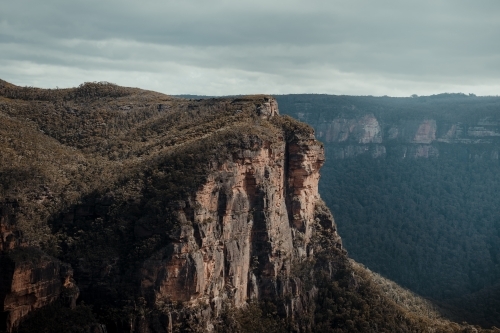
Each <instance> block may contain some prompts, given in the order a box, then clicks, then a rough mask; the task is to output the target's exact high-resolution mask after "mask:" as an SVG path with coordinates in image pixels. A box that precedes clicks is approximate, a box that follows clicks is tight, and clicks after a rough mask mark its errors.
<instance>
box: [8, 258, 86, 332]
mask: <svg viewBox="0 0 500 333" xmlns="http://www.w3.org/2000/svg"><path fill="white" fill-rule="evenodd" d="M0 267H2V270H1V274H0V311H1V312H0V314H1V316H2V318H1V319H2V322H3V323H5V324H4V325H5V327H3V328H1V329H3V330H6V331H8V332H11V331H13V330H14V329H15V327H16V326H18V325H19V323H20V321H21V320H22V319H23V317H25V316H26V315H28V314H29V313H30V312H32V311H34V310H37V309H39V308H41V307H44V306H46V305H48V304H50V303H52V302H54V301H56V300H58V299H60V298H61V296H62V294H63V292H64V296H63V298H65V301H66V302H67V304H68V305H69V306H74V305H75V301H76V298H77V297H78V287H77V286H76V284H75V282H74V280H73V278H72V276H73V271H72V269H71V268H70V267H69V266H68V265H65V264H62V263H61V262H60V261H59V260H57V259H55V258H52V257H50V256H47V255H45V254H44V253H43V252H41V251H40V250H38V249H33V248H17V249H15V250H13V251H11V252H9V254H4V255H0Z"/></svg>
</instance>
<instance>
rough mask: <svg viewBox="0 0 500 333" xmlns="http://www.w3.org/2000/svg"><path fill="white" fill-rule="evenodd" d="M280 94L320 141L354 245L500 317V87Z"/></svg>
mask: <svg viewBox="0 0 500 333" xmlns="http://www.w3.org/2000/svg"><path fill="white" fill-rule="evenodd" d="M277 100H278V101H279V103H280V107H281V108H282V110H283V111H282V113H287V114H289V115H291V116H293V117H295V118H296V119H300V120H302V121H305V122H307V123H308V124H310V125H311V126H313V127H314V129H315V132H316V136H317V137H318V139H319V140H322V141H323V142H324V144H325V158H326V161H325V166H324V168H323V171H322V177H321V181H320V193H321V196H322V198H323V199H324V200H325V202H326V203H327V205H328V206H329V207H330V208H331V209H332V212H333V213H334V215H335V217H336V220H337V222H338V226H339V232H340V234H341V235H342V237H343V240H344V245H345V247H346V249H347V250H348V251H349V253H350V255H351V256H352V257H353V258H354V259H355V260H357V261H359V262H362V263H363V264H365V265H367V266H368V267H370V268H371V269H373V270H374V271H376V272H378V273H381V274H383V275H384V276H386V277H389V278H390V279H392V280H394V281H396V282H397V283H399V284H401V285H403V286H405V287H407V288H409V289H411V290H413V291H415V292H417V293H419V294H420V295H424V296H426V297H429V298H432V299H436V300H439V301H440V302H441V304H444V305H445V306H446V307H447V308H449V309H452V310H453V311H456V313H458V314H459V315H457V316H455V318H458V317H461V318H467V320H468V321H471V322H474V323H478V324H482V325H496V326H500V315H499V314H500V302H495V301H494V300H495V299H496V298H495V297H494V296H492V295H498V293H499V290H500V289H499V287H498V286H499V283H500V266H499V262H500V252H499V251H498V249H499V248H500V238H499V235H500V234H499V227H498V225H499V224H498V207H499V206H500V199H499V197H498V193H499V191H500V176H499V175H500V164H499V160H498V156H499V152H500V137H499V136H500V97H477V96H474V95H464V94H440V95H434V96H421V97H415V96H414V97H408V98H392V97H371V96H329V95H286V96H277ZM484 295H490V297H488V298H485V297H484ZM486 299H487V300H488V301H486Z"/></svg>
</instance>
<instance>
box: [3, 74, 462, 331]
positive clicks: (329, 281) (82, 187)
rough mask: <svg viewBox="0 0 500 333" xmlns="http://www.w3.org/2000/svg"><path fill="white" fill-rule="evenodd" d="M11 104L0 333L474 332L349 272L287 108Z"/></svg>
mask: <svg viewBox="0 0 500 333" xmlns="http://www.w3.org/2000/svg"><path fill="white" fill-rule="evenodd" d="M0 92H1V97H0V116H1V117H2V119H3V121H2V122H1V123H0V131H1V134H2V135H1V136H0V148H1V151H2V159H0V163H1V164H0V167H1V169H0V171H1V172H0V177H2V178H1V180H2V181H1V184H2V187H1V192H0V193H1V194H2V197H1V202H2V203H3V204H2V211H1V216H2V220H1V229H0V230H1V233H2V239H1V243H0V244H1V246H2V248H1V257H0V260H1V262H0V264H1V268H2V270H1V272H2V273H1V277H0V278H1V282H2V283H1V289H0V306H1V307H2V314H1V317H0V319H1V322H0V324H2V326H4V327H5V328H0V329H6V330H7V331H9V332H11V331H15V330H18V331H19V332H33V331H39V330H44V331H47V332H56V331H65V332H81V331H98V332H104V331H107V332H140V333H149V332H151V333H152V332H162V333H163V332H174V331H191V332H192V331H198V332H207V331H208V332H210V331H213V332H232V331H239V332H249V331H268V330H270V331H276V332H307V331H311V330H314V329H316V330H319V331H328V330H331V329H338V330H340V331H367V330H368V331H369V330H373V329H378V328H382V329H383V330H387V331H391V330H392V331H402V332H403V331H404V332H406V331H407V332H417V331H422V330H423V329H435V330H438V331H450V332H454V331H457V332H458V331H460V330H462V329H465V328H467V326H460V325H457V324H453V323H450V322H448V321H445V320H443V321H435V320H434V319H432V318H428V317H426V316H425V315H422V314H421V313H412V312H411V311H410V310H408V309H406V308H404V307H401V306H400V305H398V304H397V303H395V302H394V301H393V300H392V299H391V298H390V297H388V296H385V295H384V294H383V292H382V291H381V290H379V289H378V287H377V286H376V285H375V284H374V283H373V282H372V279H371V278H370V276H369V275H368V274H367V273H365V272H364V271H363V270H362V269H354V268H353V265H352V264H351V263H350V262H349V260H348V258H347V255H346V252H345V250H343V248H342V245H341V240H340V237H339V235H338V234H337V230H336V225H335V222H334V220H333V217H332V215H331V213H330V212H329V210H328V208H327V207H326V206H325V205H324V203H323V201H322V200H321V198H320V196H319V194H318V181H319V178H320V174H319V170H320V168H321V167H322V165H323V163H324V161H325V156H324V148H323V144H322V143H320V142H319V141H317V140H316V138H315V137H314V132H313V130H312V128H311V127H309V126H307V125H305V124H303V123H300V122H298V121H296V120H294V119H292V118H290V117H287V116H281V115H280V114H279V111H278V105H277V102H276V100H275V99H274V98H272V97H270V96H263V95H258V96H246V97H239V98H223V99H205V100H185V99H178V98H173V97H170V96H165V95H162V94H158V93H153V92H147V91H142V90H140V89H135V88H124V87H118V86H116V85H113V84H109V83H87V84H83V85H81V86H79V87H78V88H72V89H61V90H59V89H58V90H43V89H37V88H21V87H16V86H13V85H9V84H6V83H2V82H0ZM364 122H365V123H366V124H365V125H366V126H368V127H370V128H371V130H370V132H369V134H367V135H365V134H363V135H364V137H366V139H365V140H368V141H369V140H370V135H372V136H376V135H377V134H376V131H377V128H376V124H375V123H374V122H373V121H372V120H370V119H366V120H364ZM86 304H90V305H91V306H92V308H89V307H88V306H87V305H86Z"/></svg>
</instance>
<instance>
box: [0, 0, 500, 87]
mask: <svg viewBox="0 0 500 333" xmlns="http://www.w3.org/2000/svg"><path fill="white" fill-rule="evenodd" d="M499 14H500V2H498V1H496V0H483V1H481V2H472V1H465V0H434V1H430V0H422V1H418V2H417V1H412V2H409V1H400V0H385V1H360V0H351V1H326V0H310V1H307V2H306V1H300V0H289V1H263V0H255V1H226V0H212V1H206V0H204V1H202V0H186V1H173V0H171V1H156V0H155V1H153V0H146V1H141V2H138V1H130V0H120V1H118V0H108V1H95V0H88V1H67V0H46V1H43V2H40V1H23V0H19V1H9V2H5V3H3V4H2V11H1V12H0V48H1V49H2V52H1V53H0V61H1V62H4V63H17V64H19V63H24V64H26V66H27V68H28V67H29V68H31V67H30V66H35V67H36V66H39V67H40V68H42V67H43V68H44V70H49V69H50V68H57V67H58V66H59V67H61V68H65V69H67V70H69V71H70V70H71V69H73V70H74V71H75V73H80V74H79V75H83V74H81V73H83V72H82V71H87V72H88V73H94V74H97V73H114V74H112V76H113V77H116V78H118V79H119V78H120V75H119V74H118V73H123V75H124V76H126V75H128V74H127V73H131V72H134V73H144V75H145V77H146V76H147V75H154V76H155V77H156V79H155V80H156V81H155V82H160V81H162V79H161V75H162V74H161V72H162V71H165V70H170V71H172V69H173V68H175V67H176V66H177V67H179V68H184V69H186V68H190V69H189V70H187V69H186V71H187V72H189V71H199V72H203V73H205V74H206V75H208V74H209V73H212V74H213V75H218V74H217V73H219V75H223V76H224V77H226V78H227V79H229V78H231V77H232V76H233V77H234V79H235V80H236V81H238V79H237V77H236V76H237V75H243V76H244V77H245V80H247V81H245V82H249V85H248V86H250V87H251V85H250V83H251V82H252V80H253V82H254V83H255V85H256V88H259V87H260V88H261V89H264V88H265V89H269V86H268V85H267V83H263V81H262V80H261V79H259V78H261V77H266V78H268V81H266V82H273V83H274V84H281V86H280V87H277V88H276V90H281V89H282V88H283V87H288V89H290V90H294V91H295V92H297V90H300V89H302V91H311V89H318V91H317V92H329V93H337V91H325V90H328V89H340V88H339V87H340V86H336V85H332V84H331V82H329V81H328V80H329V76H328V75H326V73H330V72H331V73H337V74H338V75H337V74H335V75H337V77H336V79H343V80H346V81H345V86H346V87H349V89H351V90H349V91H350V93H358V94H359V93H361V94H370V93H375V91H376V92H380V91H381V90H380V87H377V84H378V83H380V82H384V89H386V90H387V91H388V92H389V91H395V90H394V89H392V90H391V87H390V85H391V84H396V82H399V83H398V84H399V85H400V86H408V87H411V85H410V84H406V83H405V84H401V82H410V83H411V82H414V86H415V87H416V88H418V89H420V90H421V91H424V90H425V91H429V89H430V87H432V89H438V88H441V89H451V88H457V87H458V88H459V87H460V86H464V87H467V88H470V87H472V88H473V87H474V86H477V87H478V89H479V88H480V89H483V91H486V90H488V91H491V89H486V90H485V88H484V84H482V85H481V86H479V85H478V84H479V83H485V82H487V83H488V84H489V86H490V87H492V86H496V85H497V84H498V78H499V75H500V66H498V65H497V64H498V63H500V62H499V61H500V44H499V43H496V42H495V40H496V38H498V35H500V20H498V17H499ZM4 71H6V70H4ZM318 71H321V72H323V75H316V73H317V72H318ZM8 73H9V75H14V77H15V71H13V70H12V69H9V70H8ZM148 73H149V74H148ZM231 73H232V74H231ZM252 73H253V74H252ZM4 75H5V74H3V73H2V71H0V77H2V78H3V79H8V78H7V77H4ZM179 75H186V72H185V71H183V70H179ZM84 76H85V75H84ZM28 77H29V75H24V76H23V79H22V80H29V79H28ZM163 77H164V78H167V77H168V78H169V79H172V78H173V77H172V76H171V75H167V74H164V76H163ZM330 77H331V76H330ZM82 78H83V77H82ZM61 79H63V78H61ZM96 79H98V78H96ZM39 80H42V79H39ZM225 80H226V79H221V83H220V85H218V86H217V89H220V90H221V91H223V88H222V84H223V82H227V81H225ZM356 80H357V81H356ZM178 81H179V82H185V83H184V84H185V88H184V89H185V90H184V91H183V92H194V91H193V90H195V89H197V92H198V93H199V90H200V89H201V88H203V87H202V86H201V85H199V83H197V82H196V80H195V79H191V81H187V80H185V79H184V78H183V79H182V80H178ZM42 82H43V80H42ZM200 82H201V81H200ZM369 82H372V83H370V84H368V83H369ZM377 82H378V83H377ZM391 82H392V83H391ZM14 83H15V82H14ZM117 83H121V80H118V82H117ZM205 86H206V85H205ZM244 86H245V85H242V86H241V87H242V88H243V87H244ZM245 87H247V86H245ZM356 87H357V88H356ZM425 87H428V88H425ZM227 89H232V88H227ZM247 89H248V88H247ZM408 89H410V88H408ZM276 90H275V91H276ZM319 90H321V91H319ZM349 91H348V93H349ZM408 92H409V91H407V92H401V93H403V94H407V93H408ZM413 92H417V91H416V90H413V91H412V93H413ZM438 92H441V91H434V93H438ZM222 93H224V92H222ZM241 93H245V91H241ZM398 93H400V92H398ZM477 93H480V92H479V91H477Z"/></svg>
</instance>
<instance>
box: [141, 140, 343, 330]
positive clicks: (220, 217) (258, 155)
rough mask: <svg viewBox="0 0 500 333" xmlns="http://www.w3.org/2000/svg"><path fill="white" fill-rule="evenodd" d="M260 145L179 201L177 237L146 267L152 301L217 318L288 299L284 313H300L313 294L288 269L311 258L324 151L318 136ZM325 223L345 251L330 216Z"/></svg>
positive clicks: (145, 291) (145, 289) (216, 168)
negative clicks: (225, 309) (227, 308)
mask: <svg viewBox="0 0 500 333" xmlns="http://www.w3.org/2000/svg"><path fill="white" fill-rule="evenodd" d="M256 145H257V144H256ZM258 146H260V148H259V149H256V150H253V149H242V150H239V151H238V152H236V153H234V155H233V158H232V159H231V160H230V161H226V162H224V163H222V164H214V165H213V170H212V173H211V174H210V175H209V177H208V178H207V181H206V182H205V183H204V184H203V186H202V187H200V189H199V190H198V191H196V192H195V193H193V194H192V195H191V196H190V197H189V199H187V200H186V201H180V202H177V203H176V207H177V209H176V218H177V220H178V222H179V225H180V227H179V229H178V231H177V234H176V235H175V236H174V237H173V239H172V242H171V243H170V244H169V245H168V246H167V247H165V248H163V249H162V250H161V251H159V252H158V253H156V254H155V255H154V256H152V257H151V258H149V260H147V261H146V262H145V263H144V265H143V268H142V272H141V274H142V279H141V293H142V295H143V296H144V297H145V299H146V300H147V302H148V303H149V304H166V303H168V302H184V303H185V304H190V305H191V306H198V305H203V306H208V309H210V311H213V312H214V313H218V312H219V311H220V310H221V309H222V305H223V304H224V303H229V304H232V305H234V306H236V307H241V306H243V305H244V304H246V302H247V301H249V300H250V299H257V300H263V299H279V298H280V297H284V296H285V295H289V296H290V295H291V296H290V297H289V301H288V302H287V303H286V304H283V308H284V309H285V310H284V311H286V312H287V313H288V314H289V315H293V313H294V312H297V311H300V309H301V307H302V305H301V304H302V301H301V298H303V297H309V296H310V295H301V294H300V293H299V292H298V290H299V289H300V288H298V286H299V285H300V283H301V282H300V280H297V279H294V278H292V277H291V270H292V265H293V263H294V262H297V261H300V260H302V259H304V258H306V257H308V256H312V255H313V250H312V248H311V247H310V243H311V236H312V234H313V229H314V225H315V223H317V221H315V214H316V206H317V203H318V202H320V197H319V194H318V181H319V169H320V168H321V166H322V165H323V163H324V151H323V146H322V144H321V143H320V142H318V141H316V139H315V138H314V137H313V136H311V137H306V138H300V139H299V138H298V137H296V138H295V139H294V140H292V141H290V142H287V141H285V139H284V138H283V137H280V138H279V140H277V141H274V142H270V141H269V142H260V143H259V144H258ZM325 223H326V224H328V228H331V229H332V230H333V232H334V234H335V235H336V236H335V237H336V238H335V240H334V241H336V242H337V244H338V247H339V248H341V242H340V238H339V237H338V235H337V234H336V230H335V224H334V222H333V218H331V219H330V221H329V222H325ZM301 258H302V259H301ZM168 318H172V315H171V314H170V315H169V316H168ZM170 320H171V319H170ZM206 329H207V330H209V326H207V327H206Z"/></svg>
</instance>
